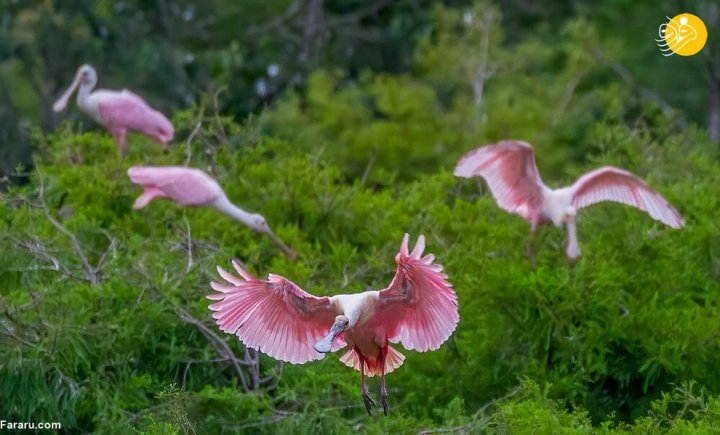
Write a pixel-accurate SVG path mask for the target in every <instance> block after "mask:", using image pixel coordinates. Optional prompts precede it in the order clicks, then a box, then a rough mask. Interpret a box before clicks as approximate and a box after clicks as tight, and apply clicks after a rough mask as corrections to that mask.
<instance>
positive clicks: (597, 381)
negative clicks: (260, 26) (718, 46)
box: [0, 2, 720, 434]
mask: <svg viewBox="0 0 720 435" xmlns="http://www.w3.org/2000/svg"><path fill="white" fill-rule="evenodd" d="M50 3H52V2H50ZM100 3H102V2H100ZM226 6H227V5H226ZM228 7H229V6H228ZM472 12H473V14H474V15H473V16H474V17H479V18H477V19H478V20H480V19H481V18H482V19H483V20H487V21H485V22H487V23H489V25H488V26H478V25H477V23H478V21H472V22H471V23H470V24H471V25H465V24H463V23H464V19H465V18H464V16H463V14H462V13H460V11H458V10H454V9H447V8H442V7H436V8H435V9H433V20H434V21H433V23H434V25H433V29H434V30H433V32H432V33H430V34H427V35H425V39H424V40H423V42H422V43H421V45H420V48H419V50H418V52H417V53H416V56H415V63H414V64H413V65H412V68H410V69H409V70H410V71H411V72H410V73H389V72H379V73H376V72H372V71H366V72H363V73H361V74H359V76H357V77H354V76H353V75H352V74H350V73H349V72H348V71H347V70H345V69H328V70H319V71H316V72H314V73H313V74H311V75H310V76H309V79H308V82H307V87H306V88H305V89H302V90H300V91H297V92H287V93H285V94H283V96H282V97H281V98H280V99H279V100H278V101H277V103H276V104H274V105H272V106H271V107H268V108H266V109H264V110H263V111H262V112H260V113H259V114H258V115H257V116H249V117H247V118H244V119H243V120H242V122H237V121H236V120H235V119H234V118H233V117H232V116H230V115H228V114H227V113H226V112H224V111H223V108H222V107H221V103H217V104H216V100H218V99H222V98H223V94H222V93H221V94H213V95H203V96H202V98H200V99H199V100H198V102H197V104H196V105H195V106H193V107H192V108H190V109H187V110H185V111H178V112H175V113H174V114H173V116H172V118H173V122H174V124H175V126H176V130H177V140H176V143H175V145H174V146H173V147H172V148H171V149H170V150H169V151H168V152H164V151H163V150H162V149H161V148H160V147H159V146H157V145H156V144H154V143H152V142H151V141H149V140H148V139H146V138H144V137H142V136H139V135H132V136H131V137H130V153H129V156H128V157H127V158H126V159H125V160H121V159H120V158H119V156H118V151H117V147H116V145H115V144H114V142H113V140H112V138H110V137H109V135H108V134H107V133H105V132H102V131H99V130H98V131H96V132H83V131H82V130H83V129H82V128H78V127H73V126H71V125H70V124H69V123H65V124H63V125H62V126H61V127H60V128H59V129H57V130H56V131H55V132H54V133H51V134H42V133H38V134H36V135H34V136H33V138H32V141H33V146H34V148H35V149H36V153H35V168H34V170H32V171H31V172H30V176H29V183H27V184H26V185H11V186H9V187H8V191H7V192H4V193H3V194H2V201H0V228H2V230H1V231H0V243H1V244H2V247H3V249H2V250H0V265H1V266H0V352H1V353H2V354H3V359H2V360H0V391H2V392H3V395H2V396H3V400H2V401H0V416H2V417H3V418H4V419H6V420H8V421H11V420H14V421H41V420H42V421H54V420H59V421H61V422H62V423H63V427H64V428H68V430H72V431H79V432H97V433H108V432H109V433H128V432H133V431H134V432H137V433H144V434H159V433H194V432H196V433H245V432H247V433H300V434H315V433H346V432H348V431H349V430H355V431H359V432H364V433H371V434H376V433H377V434H379V433H398V432H418V431H422V430H432V429H434V428H451V429H452V430H455V431H458V432H461V433H463V432H464V433H478V432H491V433H588V432H599V433H615V432H617V433H625V432H627V433H655V432H663V431H668V432H672V433H703V432H704V433H713V432H716V431H717V430H718V426H720V421H719V420H718V415H720V396H719V394H720V376H719V375H718V373H717V370H716V367H718V365H719V364H720V349H719V346H720V344H719V342H718V337H717V331H718V330H719V329H720V315H719V314H720V313H718V309H719V308H718V307H719V306H720V291H719V290H720V284H718V283H719V282H720V236H718V234H720V231H719V228H718V223H717V219H716V216H718V212H719V211H720V199H718V195H717V186H718V185H719V184H720V165H718V153H717V146H716V144H713V143H712V142H710V141H709V140H708V138H707V135H706V133H705V131H704V130H702V129H700V128H698V127H696V126H693V125H690V126H686V125H684V123H682V122H679V119H680V118H681V116H680V114H679V112H675V111H668V110H665V108H664V107H662V105H660V104H658V102H657V100H656V99H655V98H646V96H645V95H644V94H643V93H642V92H638V90H637V88H635V87H633V86H631V85H630V84H628V83H627V82H625V81H623V80H620V79H619V78H618V77H617V74H616V73H614V72H613V62H614V61H615V60H614V59H610V57H609V56H608V55H605V56H603V57H600V58H598V57H597V56H594V55H592V53H591V51H590V50H589V47H591V46H594V45H593V44H596V43H597V46H599V47H602V48H607V52H608V53H611V52H613V50H612V47H614V46H615V44H616V41H613V40H610V39H606V38H604V36H605V35H604V33H603V32H600V31H598V27H596V26H594V25H593V24H592V23H589V22H588V21H586V20H583V19H577V20H571V21H568V22H566V23H564V25H563V26H561V27H560V29H561V32H560V33H561V34H562V36H563V42H562V43H561V44H548V43H546V42H543V41H542V40H535V39H519V38H517V37H515V36H514V35H512V34H511V33H510V32H508V31H506V30H505V29H504V27H501V23H502V22H503V21H501V17H502V16H503V14H506V13H507V12H506V11H504V10H502V11H501V10H500V9H498V8H495V7H491V6H488V5H486V4H484V3H483V4H480V5H479V6H477V7H476V8H474V9H472ZM480 22H483V21H480ZM486 36H487V38H486ZM28 37H29V36H28ZM504 38H507V39H510V40H511V41H512V46H511V47H507V46H506V45H505V44H506V41H505V39H504ZM453 41H459V42H458V44H453ZM484 41H486V42H484ZM484 44H487V57H486V58H485V59H486V64H485V66H484V67H482V65H480V67H479V66H478V65H479V64H480V63H482V58H481V57H465V56H463V53H467V52H475V51H476V50H481V49H482V46H483V45H484ZM444 55H446V56H447V57H448V59H451V60H464V62H461V63H462V64H459V63H457V62H454V61H453V62H445V63H442V62H439V59H442V58H443V56H444ZM230 61H231V60H228V62H230ZM481 67H482V68H481ZM478 68H480V69H478ZM483 68H486V69H483ZM479 71H480V72H482V71H485V73H484V74H486V75H487V76H485V75H483V80H484V81H483V91H482V94H481V96H482V98H481V99H480V101H478V100H477V99H476V98H475V97H477V96H478V95H479V94H476V93H475V92H476V90H477V80H476V79H477V77H478V74H479ZM481 75H482V74H481ZM232 92H233V91H231V92H229V93H232ZM229 98H232V96H229ZM507 137H512V138H518V139H525V140H528V141H531V142H533V143H534V145H536V151H537V156H538V164H539V166H540V168H541V172H542V174H543V176H544V178H545V180H546V182H547V183H548V184H549V185H551V186H559V185H561V184H563V183H568V182H570V181H572V180H573V179H575V178H576V177H577V176H579V175H580V174H582V173H583V172H585V171H587V170H590V169H593V168H595V167H597V166H600V165H606V164H608V165H617V166H621V167H624V168H627V169H629V170H631V171H633V172H635V173H637V174H639V175H640V176H642V177H644V178H646V179H647V180H648V182H649V183H650V184H651V185H652V186H653V187H655V188H657V189H658V190H659V191H660V192H661V193H662V194H663V195H665V196H666V197H667V198H668V199H669V200H670V202H672V203H674V204H676V205H677V206H678V208H679V209H680V212H681V213H682V214H683V216H684V217H685V218H686V220H687V227H686V228H684V229H682V230H680V231H674V230H671V229H668V228H666V227H664V226H662V225H661V224H659V223H656V222H654V221H652V220H651V219H650V218H648V216H647V215H646V214H644V213H641V212H639V211H637V210H634V209H629V208H627V207H619V206H616V205H613V204H606V205H605V204H604V205H597V206H593V207H592V208H590V209H588V210H584V211H583V212H582V214H581V217H580V224H579V231H580V241H581V243H582V248H583V252H584V256H583V257H582V258H581V259H580V261H579V262H578V263H577V264H576V265H575V266H573V267H571V266H569V265H568V264H567V260H566V258H565V254H564V251H563V245H564V243H565V234H564V232H563V231H561V230H558V229H555V228H547V229H543V231H541V233H540V234H539V239H538V240H537V243H536V247H537V250H538V255H537V266H536V267H533V266H531V265H530V264H529V263H528V261H527V259H526V256H525V249H524V248H525V243H526V241H527V234H528V226H527V224H526V223H525V222H523V221H522V220H521V219H519V218H517V217H516V216H512V215H509V214H507V213H505V212H503V211H502V210H499V209H498V208H497V206H496V205H495V203H494V201H493V200H492V198H491V197H490V195H489V193H488V191H487V188H486V186H485V184H484V183H482V182H480V181H478V180H464V179H463V180H459V179H456V178H455V177H453V176H452V174H451V170H452V167H453V165H454V163H455V162H456V161H457V159H458V158H459V157H460V156H461V155H462V154H464V153H465V152H467V151H468V150H470V149H472V148H474V147H476V146H479V145H481V144H484V143H487V142H490V141H493V140H496V139H500V138H507ZM185 163H187V164H189V165H191V166H195V167H199V168H202V169H204V170H206V171H208V172H209V173H211V174H212V175H213V176H214V177H216V178H217V179H218V181H219V182H220V184H221V185H222V186H223V187H224V188H225V189H226V192H227V194H228V196H229V197H230V198H231V199H232V200H233V201H235V202H237V203H238V204H240V205H241V206H243V207H245V208H247V209H249V210H253V211H257V212H259V213H262V214H263V215H264V216H265V217H266V218H267V219H268V221H269V223H270V224H271V226H272V227H273V228H274V230H275V232H276V233H277V234H278V235H279V236H280V237H281V238H282V239H284V240H286V241H287V242H288V244H289V245H291V246H292V247H293V248H294V249H296V250H297V251H298V252H299V253H300V255H301V258H300V260H299V261H297V262H294V263H293V262H290V261H289V260H287V259H286V258H285V257H283V256H282V255H281V254H280V253H279V252H278V251H277V249H276V248H275V246H274V245H273V244H272V243H271V242H270V241H269V240H266V239H265V238H263V237H260V236H259V235H257V234H255V233H252V232H251V231H249V230H248V229H246V228H243V227H239V226H238V225H237V223H235V222H233V221H232V220H230V219H229V218H227V217H225V216H223V215H220V214H218V213H217V212H215V211H214V210H209V209H191V208H181V207H178V206H176V205H174V204H172V203H170V202H167V201H161V200H158V201H154V202H153V203H152V204H150V205H149V206H148V207H146V208H144V209H142V210H140V211H132V210H131V207H132V202H133V199H134V198H135V197H136V196H137V195H138V194H139V188H138V187H137V186H134V185H132V184H131V183H130V182H129V180H128V178H127V175H126V171H127V168H128V167H129V166H131V165H133V164H152V165H165V164H173V165H178V164H180V165H182V164H185ZM404 232H409V233H410V234H412V235H413V236H416V235H418V234H421V233H423V234H425V235H426V236H427V238H428V251H429V252H432V253H434V254H435V255H436V257H437V259H438V262H440V263H441V264H443V265H444V267H445V270H446V272H447V273H448V275H449V277H450V280H451V282H452V283H453V285H454V287H455V288H456V290H457V293H458V296H459V300H460V314H461V322H460V325H459V326H458V329H457V331H456V332H455V334H454V335H453V337H452V338H451V339H450V340H449V341H448V342H447V343H446V344H445V345H444V346H443V347H442V348H441V349H440V350H438V351H435V352H430V353H425V354H419V353H416V352H411V351H404V350H403V351H402V352H403V353H404V354H405V355H406V356H407V359H406V361H405V364H404V366H403V367H402V368H401V369H399V370H398V371H397V372H394V373H392V374H391V375H390V376H389V377H388V387H389V391H390V397H389V401H390V406H391V410H390V416H389V417H387V418H383V417H380V416H377V415H376V416H373V417H372V418H370V417H367V416H366V414H365V410H364V408H363V406H362V402H361V400H360V391H359V390H360V387H359V375H358V373H356V372H354V371H352V370H349V369H348V368H347V367H345V366H344V365H343V364H342V363H340V362H339V361H338V360H337V356H339V355H335V354H334V355H331V356H329V357H327V358H325V359H324V360H321V361H318V362H314V363H312V364H306V365H303V366H293V365H284V364H281V363H278V362H276V361H274V360H273V359H271V358H269V357H267V356H265V355H259V354H257V353H256V352H254V351H253V350H251V349H246V348H244V346H243V345H242V344H241V343H239V342H238V341H237V340H236V339H235V338H233V337H229V336H227V335H225V334H222V333H220V331H218V330H217V328H216V327H215V325H214V323H213V321H212V318H211V315H210V312H209V310H208V309H207V305H208V301H207V300H206V299H205V295H207V294H208V293H209V292H210V288H209V282H210V281H211V280H213V279H215V278H216V272H215V267H216V266H217V265H221V266H227V265H228V263H229V260H230V259H231V258H238V259H241V260H242V261H243V262H244V263H245V264H246V265H247V266H248V268H249V269H250V270H251V271H252V272H254V273H255V274H257V275H260V276H264V275H265V274H267V273H268V272H271V271H272V272H274V273H278V274H282V275H284V276H286V277H288V278H290V279H292V280H293V281H295V282H297V283H298V284H299V285H301V286H303V287H304V288H305V289H307V290H308V291H310V292H312V293H315V294H338V293H347V292H356V291H362V290H365V289H368V288H375V289H378V288H383V287H384V286H385V285H387V283H388V282H389V280H390V279H391V277H392V273H393V271H394V263H393V262H392V258H393V257H394V255H395V253H396V250H397V247H398V245H399V243H400V240H401V237H402V234H403V233H404ZM369 385H370V388H371V391H372V392H373V394H374V395H375V394H376V392H377V390H378V388H379V383H378V380H377V379H374V378H373V379H371V380H370V381H369Z"/></svg>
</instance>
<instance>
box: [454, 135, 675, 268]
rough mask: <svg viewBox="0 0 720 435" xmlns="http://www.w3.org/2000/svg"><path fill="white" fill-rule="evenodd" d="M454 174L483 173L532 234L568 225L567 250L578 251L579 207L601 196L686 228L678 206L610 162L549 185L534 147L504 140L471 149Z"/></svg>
mask: <svg viewBox="0 0 720 435" xmlns="http://www.w3.org/2000/svg"><path fill="white" fill-rule="evenodd" d="M454 173H455V175H456V176H458V177H464V178H470V177H477V176H480V177H483V178H484V179H485V181H486V182H487V184H488V186H489V187H490V191H491V192H492V195H493V197H494V198H495V200H496V202H497V203H498V206H500V208H502V209H504V210H506V211H509V212H511V213H515V214H518V215H520V216H522V217H523V218H524V219H526V220H528V221H529V222H530V225H531V234H532V236H533V238H534V234H535V231H536V230H537V227H538V226H539V225H540V224H544V223H553V224H555V225H556V226H562V225H564V224H565V225H567V227H568V247H567V255H568V257H569V258H570V259H571V260H574V259H575V258H577V257H578V256H579V255H580V248H579V246H578V243H577V233H576V227H575V220H576V214H577V210H579V209H581V208H584V207H587V206H589V205H592V204H596V203H598V202H602V201H613V202H618V203H621V204H625V205H630V206H633V207H636V208H638V209H640V210H642V211H644V212H646V213H648V214H649V215H650V216H651V217H652V218H653V219H655V220H658V221H660V222H663V223H664V224H666V225H669V226H670V227H672V228H682V227H683V226H684V225H685V222H684V220H683V219H682V217H681V216H680V214H679V213H678V211H677V210H675V208H674V207H673V206H672V205H670V203H669V202H668V201H667V200H666V199H665V198H663V197H662V195H660V194H659V193H657V192H656V191H655V190H653V189H651V188H650V186H648V185H647V183H646V182H645V181H644V180H642V179H641V178H639V177H637V176H636V175H634V174H632V173H630V172H628V171H625V170H623V169H618V168H614V167H610V166H606V167H603V168H600V169H597V170H595V171H592V172H589V173H587V174H585V175H583V176H582V177H580V179H578V180H577V181H576V182H575V183H574V184H573V185H572V186H570V187H564V188H560V189H551V188H549V187H547V186H546V185H545V184H544V183H543V181H542V179H541V178H540V174H539V173H538V170H537V166H536V164H535V156H534V153H533V149H532V146H530V144H528V143H526V142H521V141H501V142H498V143H496V144H492V145H487V146H484V147H481V148H478V149H476V150H473V151H471V152H469V153H467V154H466V155H465V156H464V157H463V158H461V159H460V161H459V162H458V164H457V166H456V168H455V172H454Z"/></svg>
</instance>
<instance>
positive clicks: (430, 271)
mask: <svg viewBox="0 0 720 435" xmlns="http://www.w3.org/2000/svg"><path fill="white" fill-rule="evenodd" d="M408 239H409V236H408V235H407V234H405V236H404V237H403V241H402V244H401V246H400V252H399V253H398V254H397V256H396V257H395V262H396V263H397V265H398V267H397V272H396V273H395V277H394V278H393V280H392V282H391V283H390V285H389V286H388V288H386V289H385V290H382V291H380V293H379V296H378V297H379V301H378V309H377V310H376V312H375V314H374V318H373V322H377V324H378V325H379V326H381V327H382V329H384V330H385V332H386V334H387V336H388V339H389V340H390V341H391V342H393V343H398V342H400V343H402V344H403V346H405V347H406V348H408V349H413V350H417V351H420V352H425V351H428V350H434V349H437V348H438V347H440V345H441V344H443V343H444V342H445V341H446V340H447V339H448V338H449V337H450V334H452V332H453V331H454V330H455V327H456V326H457V324H458V321H459V320H460V317H459V314H458V302H457V296H456V295H455V291H454V290H453V288H452V285H451V284H450V283H449V282H448V281H447V275H445V274H444V273H442V266H441V265H439V264H435V263H433V260H434V259H435V257H434V256H433V255H432V254H428V255H426V256H424V257H422V253H423V250H424V249H425V237H424V236H420V237H419V238H418V241H417V243H416V245H415V249H413V251H412V252H411V253H408Z"/></svg>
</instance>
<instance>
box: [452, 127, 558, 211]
mask: <svg viewBox="0 0 720 435" xmlns="http://www.w3.org/2000/svg"><path fill="white" fill-rule="evenodd" d="M454 174H455V176H457V177H464V178H471V177H477V176H481V177H483V178H484V179H485V181H486V182H487V184H488V186H489V187H490V191H491V192H492V195H493V197H494V198H495V201H497V203H498V206H500V208H502V209H504V210H507V211H509V212H511V213H516V214H518V215H520V216H522V217H524V218H525V219H530V216H531V210H534V209H539V208H540V207H541V206H542V201H543V187H544V184H543V182H542V180H541V179H540V174H539V173H538V170H537V166H536V164H535V156H534V154H533V149H532V146H530V144H528V143H526V142H521V141H502V142H498V143H496V144H493V145H487V146H484V147H481V148H478V149H476V150H473V151H470V152H469V153H467V154H466V155H465V156H464V157H463V158H462V159H460V161H459V162H458V164H457V166H456V167H455V172H454Z"/></svg>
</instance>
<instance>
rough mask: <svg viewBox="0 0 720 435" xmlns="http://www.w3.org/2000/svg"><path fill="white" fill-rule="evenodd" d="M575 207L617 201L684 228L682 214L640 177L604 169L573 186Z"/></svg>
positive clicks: (618, 170) (610, 168)
mask: <svg viewBox="0 0 720 435" xmlns="http://www.w3.org/2000/svg"><path fill="white" fill-rule="evenodd" d="M572 189H573V191H572V194H573V199H572V204H573V206H575V207H576V208H583V207H587V206H589V205H592V204H596V203H598V202H602V201H614V202H619V203H621V204H625V205H630V206H633V207H637V208H639V209H640V210H642V211H644V212H646V213H648V214H649V215H650V216H651V217H652V218H653V219H655V220H658V221H660V222H662V223H664V224H666V225H669V226H671V227H672V228H682V227H683V226H685V221H684V220H683V218H682V216H680V213H678V211H677V210H676V209H675V208H674V207H673V206H672V205H670V203H669V202H668V201H667V200H666V199H665V198H663V197H662V195H660V194H659V193H657V192H656V191H655V190H653V189H652V188H650V186H648V184H647V183H646V182H645V181H644V180H642V179H641V178H639V177H638V176H636V175H634V174H632V173H630V172H628V171H624V170H622V169H618V168H614V167H612V166H605V167H602V168H599V169H596V170H594V171H592V172H589V173H587V174H585V175H583V176H582V177H580V178H579V179H578V180H577V181H576V182H575V184H573V186H572Z"/></svg>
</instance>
